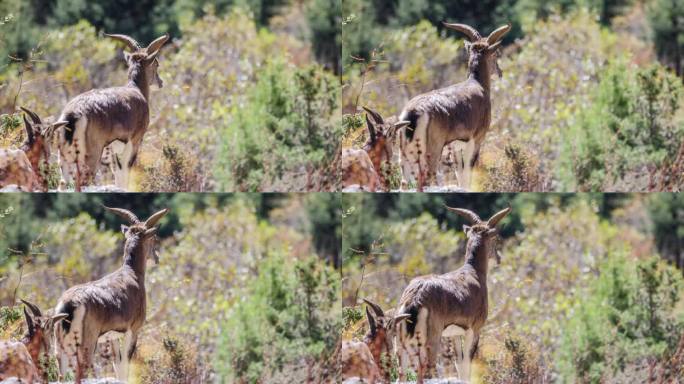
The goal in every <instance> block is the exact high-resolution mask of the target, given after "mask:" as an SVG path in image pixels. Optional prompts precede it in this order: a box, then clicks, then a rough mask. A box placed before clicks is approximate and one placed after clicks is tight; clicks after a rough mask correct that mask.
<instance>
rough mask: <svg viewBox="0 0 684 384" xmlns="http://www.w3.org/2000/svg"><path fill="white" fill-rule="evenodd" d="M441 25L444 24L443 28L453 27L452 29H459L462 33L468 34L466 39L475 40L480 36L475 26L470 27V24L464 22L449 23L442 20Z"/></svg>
mask: <svg viewBox="0 0 684 384" xmlns="http://www.w3.org/2000/svg"><path fill="white" fill-rule="evenodd" d="M442 25H444V27H445V28H449V29H453V30H454V31H459V32H461V33H463V34H464V35H466V36H468V40H470V41H471V42H472V41H477V40H480V39H481V38H482V36H480V32H478V31H477V30H476V29H475V28H473V27H471V26H470V25H465V24H458V23H456V24H450V23H446V22H442Z"/></svg>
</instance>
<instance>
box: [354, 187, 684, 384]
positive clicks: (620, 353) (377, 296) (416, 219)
mask: <svg viewBox="0 0 684 384" xmlns="http://www.w3.org/2000/svg"><path fill="white" fill-rule="evenodd" d="M445 204H446V205H448V206H451V207H465V208H468V209H471V210H473V211H475V212H477V213H478V214H479V215H480V216H481V217H489V216H491V215H492V214H494V213H495V212H497V211H498V210H500V209H503V208H504V207H507V206H511V207H512V212H511V214H509V215H508V216H507V217H506V218H505V219H504V221H502V223H501V224H500V228H501V231H500V241H499V242H498V244H499V245H498V251H499V254H500V257H501V262H500V263H497V262H496V260H494V259H492V260H490V263H489V276H488V287H489V299H490V301H489V303H490V305H489V318H488V321H487V324H486V326H485V329H484V331H483V335H482V338H481V339H480V352H479V358H478V360H477V363H476V369H475V373H474V377H475V381H474V382H476V383H548V382H561V383H625V384H626V383H637V382H638V383H675V382H678V381H677V380H676V379H677V378H679V379H681V377H684V369H683V368H682V367H684V298H683V294H684V280H683V279H682V276H683V273H684V257H683V256H684V254H683V252H684V248H682V244H684V243H683V242H682V240H683V239H684V224H683V223H684V197H683V196H681V195H678V194H665V193H661V194H650V195H640V194H518V195H514V194H477V195H464V194H450V195H437V194H403V195H400V194H383V195H371V194H345V195H343V202H342V206H343V220H342V227H343V254H344V259H343V260H344V264H343V281H342V292H343V293H342V301H343V314H344V319H345V333H344V336H343V337H344V338H345V339H348V338H352V337H359V336H360V335H361V334H363V333H364V332H365V330H366V329H367V325H366V324H365V317H364V315H363V313H364V312H363V310H364V309H363V305H362V304H361V299H362V298H369V299H370V300H372V301H374V302H376V303H379V304H380V305H381V306H382V307H383V308H386V309H387V308H394V307H395V305H396V304H397V301H398V299H399V297H400V295H401V293H402V291H403V289H404V288H405V286H406V284H407V283H408V282H409V281H410V280H411V279H412V278H414V277H416V276H419V275H424V274H429V273H445V272H448V271H451V270H454V269H456V268H458V267H460V266H461V265H462V264H463V253H464V251H465V243H466V242H465V235H464V234H463V231H462V226H463V225H464V224H467V223H466V222H465V221H464V220H463V219H462V218H460V217H458V216H457V215H455V214H454V213H451V212H449V213H447V210H446V209H445V208H444V205H445ZM672 380H674V381H672Z"/></svg>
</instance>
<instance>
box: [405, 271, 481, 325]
mask: <svg viewBox="0 0 684 384" xmlns="http://www.w3.org/2000/svg"><path fill="white" fill-rule="evenodd" d="M481 280H482V277H481V276H478V274H477V273H476V272H475V270H474V269H473V268H472V267H471V266H469V265H465V266H463V267H461V268H459V269H458V270H456V271H453V272H449V273H447V274H443V275H427V276H420V277H416V278H414V279H413V280H411V282H409V284H408V286H407V287H406V289H404V292H403V293H402V295H401V299H400V300H399V308H401V313H408V314H410V315H411V318H409V319H408V320H407V326H408V327H409V328H410V327H411V326H412V324H416V321H417V316H418V313H419V311H420V309H422V308H426V309H427V310H428V312H429V316H430V318H431V321H440V322H441V323H442V325H443V327H446V326H448V325H450V324H455V325H458V326H460V327H462V328H464V329H468V328H471V327H472V328H480V327H481V326H482V325H484V322H485V320H486V318H487V286H486V283H485V282H482V281H481ZM409 333H412V332H411V330H410V329H409Z"/></svg>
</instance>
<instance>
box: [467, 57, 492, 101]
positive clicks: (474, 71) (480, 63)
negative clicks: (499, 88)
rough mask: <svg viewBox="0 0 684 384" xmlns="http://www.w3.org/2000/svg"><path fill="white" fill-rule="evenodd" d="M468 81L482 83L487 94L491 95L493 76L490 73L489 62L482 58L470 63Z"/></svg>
mask: <svg viewBox="0 0 684 384" xmlns="http://www.w3.org/2000/svg"><path fill="white" fill-rule="evenodd" d="M468 79H472V80H475V81H477V82H478V83H480V85H482V88H483V89H484V90H485V92H486V93H489V86H490V83H491V74H490V72H489V63H488V60H487V59H486V58H485V57H484V56H482V57H480V58H478V59H477V60H475V61H474V62H473V63H470V65H469V68H468Z"/></svg>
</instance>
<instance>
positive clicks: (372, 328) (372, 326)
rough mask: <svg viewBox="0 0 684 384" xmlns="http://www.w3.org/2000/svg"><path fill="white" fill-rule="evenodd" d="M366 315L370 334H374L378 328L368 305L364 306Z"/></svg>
mask: <svg viewBox="0 0 684 384" xmlns="http://www.w3.org/2000/svg"><path fill="white" fill-rule="evenodd" d="M366 317H367V318H368V327H369V328H370V331H371V334H372V335H374V334H375V331H376V330H377V329H378V325H377V323H376V322H375V316H373V314H372V313H371V311H370V310H369V309H368V307H366Z"/></svg>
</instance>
